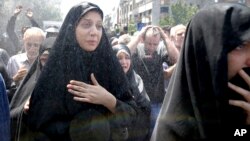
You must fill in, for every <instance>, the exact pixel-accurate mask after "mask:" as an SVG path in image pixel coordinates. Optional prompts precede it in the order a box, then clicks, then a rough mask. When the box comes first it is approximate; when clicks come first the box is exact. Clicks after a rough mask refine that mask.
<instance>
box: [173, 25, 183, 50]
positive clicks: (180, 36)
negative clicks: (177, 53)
mask: <svg viewBox="0 0 250 141" xmlns="http://www.w3.org/2000/svg"><path fill="white" fill-rule="evenodd" d="M184 37H185V30H180V31H177V32H176V34H175V39H174V43H175V46H176V47H177V49H178V50H180V49H181V47H182V45H183V41H184Z"/></svg>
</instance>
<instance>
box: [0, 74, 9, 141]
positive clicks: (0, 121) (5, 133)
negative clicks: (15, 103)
mask: <svg viewBox="0 0 250 141" xmlns="http://www.w3.org/2000/svg"><path fill="white" fill-rule="evenodd" d="M0 138H1V141H11V140H10V110H9V100H8V96H7V93H6V86H5V82H4V79H3V77H2V74H1V73H0Z"/></svg>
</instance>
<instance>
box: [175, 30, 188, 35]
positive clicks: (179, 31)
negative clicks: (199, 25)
mask: <svg viewBox="0 0 250 141" xmlns="http://www.w3.org/2000/svg"><path fill="white" fill-rule="evenodd" d="M185 31H186V29H179V30H176V32H175V34H180V33H184V32H185Z"/></svg>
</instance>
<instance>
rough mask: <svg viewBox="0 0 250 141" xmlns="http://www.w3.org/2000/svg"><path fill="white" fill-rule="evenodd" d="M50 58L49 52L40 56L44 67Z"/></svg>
mask: <svg viewBox="0 0 250 141" xmlns="http://www.w3.org/2000/svg"><path fill="white" fill-rule="evenodd" d="M48 58H49V51H47V50H46V51H44V53H43V54H42V55H41V56H40V62H41V64H42V66H44V65H45V63H46V62H47V60H48Z"/></svg>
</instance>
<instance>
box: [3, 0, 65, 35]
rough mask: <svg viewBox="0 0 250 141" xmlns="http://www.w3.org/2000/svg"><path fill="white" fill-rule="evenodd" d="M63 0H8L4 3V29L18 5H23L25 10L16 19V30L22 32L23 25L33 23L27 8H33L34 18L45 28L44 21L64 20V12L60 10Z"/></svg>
mask: <svg viewBox="0 0 250 141" xmlns="http://www.w3.org/2000/svg"><path fill="white" fill-rule="evenodd" d="M60 4H61V0H52V1H48V0H8V1H7V2H5V3H4V7H2V9H1V11H6V12H5V13H0V14H2V15H1V16H3V17H5V19H4V22H3V23H1V24H2V25H3V27H2V30H1V31H4V30H5V29H6V25H7V21H8V20H9V18H10V16H12V15H13V13H14V10H15V7H16V6H17V5H22V6H23V10H22V12H21V13H20V14H19V15H18V18H17V21H16V31H17V32H20V29H21V27H22V26H29V25H31V23H30V21H29V20H28V18H27V17H26V15H25V13H26V10H27V9H31V10H32V11H33V18H34V19H35V20H36V22H37V23H38V24H39V25H40V27H41V28H43V21H62V13H61V10H60Z"/></svg>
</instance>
